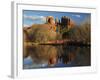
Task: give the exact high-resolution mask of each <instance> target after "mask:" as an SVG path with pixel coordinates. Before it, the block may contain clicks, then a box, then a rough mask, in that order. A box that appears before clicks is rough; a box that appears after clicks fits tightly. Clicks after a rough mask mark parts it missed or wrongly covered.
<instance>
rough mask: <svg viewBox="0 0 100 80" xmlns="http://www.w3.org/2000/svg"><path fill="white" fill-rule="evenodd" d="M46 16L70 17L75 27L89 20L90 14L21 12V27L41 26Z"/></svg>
mask: <svg viewBox="0 0 100 80" xmlns="http://www.w3.org/2000/svg"><path fill="white" fill-rule="evenodd" d="M46 16H53V17H54V18H58V19H61V17H62V16H68V17H70V18H71V19H72V20H73V21H74V22H75V23H76V24H77V25H79V24H81V23H82V22H84V21H85V20H90V16H91V14H90V13H75V12H53V11H34V10H23V25H24V26H30V25H32V24H43V23H45V22H46Z"/></svg>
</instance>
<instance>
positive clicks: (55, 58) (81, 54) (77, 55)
mask: <svg viewBox="0 0 100 80" xmlns="http://www.w3.org/2000/svg"><path fill="white" fill-rule="evenodd" d="M29 52H30V53H29V56H28V57H27V58H24V59H23V68H24V69H36V68H54V67H75V66H76V67H77V66H90V65H91V54H90V53H91V52H90V47H79V46H67V45H36V46H34V47H31V48H29Z"/></svg>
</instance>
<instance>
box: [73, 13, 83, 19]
mask: <svg viewBox="0 0 100 80" xmlns="http://www.w3.org/2000/svg"><path fill="white" fill-rule="evenodd" d="M72 16H75V17H78V18H80V17H81V15H78V14H77V15H72Z"/></svg>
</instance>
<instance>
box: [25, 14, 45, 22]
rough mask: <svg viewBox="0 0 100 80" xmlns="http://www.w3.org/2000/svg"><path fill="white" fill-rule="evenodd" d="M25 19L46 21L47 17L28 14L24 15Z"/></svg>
mask: <svg viewBox="0 0 100 80" xmlns="http://www.w3.org/2000/svg"><path fill="white" fill-rule="evenodd" d="M24 19H29V20H33V21H35V20H40V21H43V22H44V21H46V18H45V17H44V16H27V15H24Z"/></svg>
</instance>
